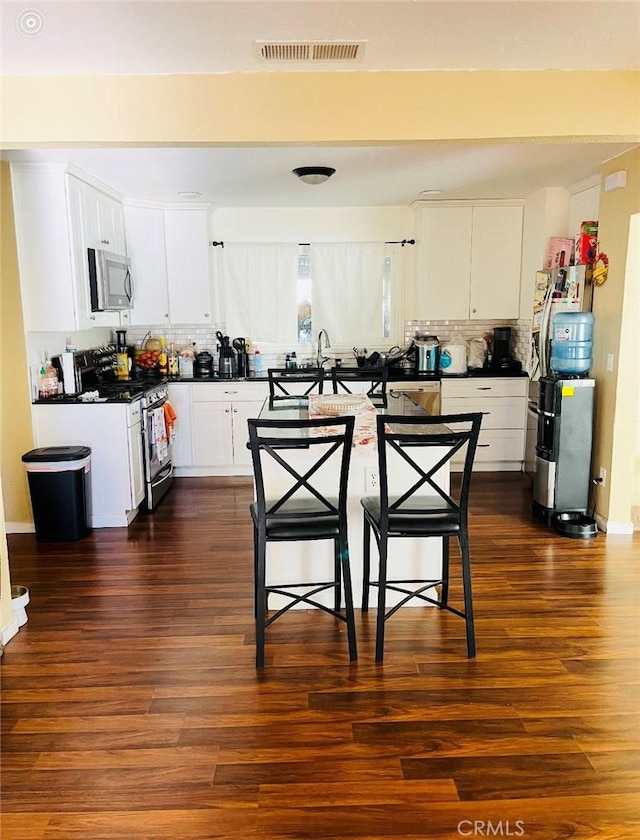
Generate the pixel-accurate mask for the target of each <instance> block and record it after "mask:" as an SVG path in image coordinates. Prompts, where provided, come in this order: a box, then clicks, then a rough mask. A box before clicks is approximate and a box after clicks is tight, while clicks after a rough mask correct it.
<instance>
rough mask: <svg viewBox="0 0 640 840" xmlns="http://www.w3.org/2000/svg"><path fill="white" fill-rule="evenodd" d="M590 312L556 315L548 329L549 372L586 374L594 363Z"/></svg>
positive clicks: (591, 314)
mask: <svg viewBox="0 0 640 840" xmlns="http://www.w3.org/2000/svg"><path fill="white" fill-rule="evenodd" d="M593 320H594V319H593V313H591V312H557V313H556V314H555V315H554V316H553V321H552V326H551V362H550V367H551V370H553V371H555V372H556V373H572V374H586V373H588V372H589V369H590V368H591V365H592V364H593Z"/></svg>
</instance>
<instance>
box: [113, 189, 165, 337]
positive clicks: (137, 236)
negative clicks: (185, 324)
mask: <svg viewBox="0 0 640 840" xmlns="http://www.w3.org/2000/svg"><path fill="white" fill-rule="evenodd" d="M124 217H125V225H126V231H127V255H128V256H129V257H131V276H132V278H133V309H132V310H131V314H130V319H129V321H130V323H131V324H168V323H169V291H168V289H167V261H166V257H165V243H164V213H163V211H162V210H158V209H156V208H152V207H133V206H130V205H125V208H124Z"/></svg>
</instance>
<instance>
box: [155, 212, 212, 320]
mask: <svg viewBox="0 0 640 840" xmlns="http://www.w3.org/2000/svg"><path fill="white" fill-rule="evenodd" d="M164 223H165V240H166V255H167V283H168V288H169V312H170V313H171V323H172V324H211V281H210V272H209V248H210V245H209V211H208V210H201V209H184V210H182V209H181V210H165V213H164Z"/></svg>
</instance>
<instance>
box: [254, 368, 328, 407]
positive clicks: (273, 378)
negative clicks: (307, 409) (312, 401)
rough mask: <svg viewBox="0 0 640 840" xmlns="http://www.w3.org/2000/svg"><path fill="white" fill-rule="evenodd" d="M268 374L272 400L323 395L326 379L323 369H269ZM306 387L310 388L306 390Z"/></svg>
mask: <svg viewBox="0 0 640 840" xmlns="http://www.w3.org/2000/svg"><path fill="white" fill-rule="evenodd" d="M267 373H268V377H269V399H271V400H273V399H278V398H280V397H290V396H305V397H306V396H308V395H309V394H321V393H322V387H323V384H324V378H325V372H324V369H323V368H298V369H295V368H294V369H291V368H269V370H268V372H267ZM305 385H308V386H309V387H308V388H306V389H305V388H304V386H305ZM301 386H302V387H301Z"/></svg>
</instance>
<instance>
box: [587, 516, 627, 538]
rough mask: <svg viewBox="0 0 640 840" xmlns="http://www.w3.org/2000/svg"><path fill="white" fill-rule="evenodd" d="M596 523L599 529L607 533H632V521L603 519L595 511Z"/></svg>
mask: <svg viewBox="0 0 640 840" xmlns="http://www.w3.org/2000/svg"><path fill="white" fill-rule="evenodd" d="M596 523H597V525H598V528H599V529H600V530H601V531H605V532H606V533H607V534H633V522H631V521H630V520H629V521H628V522H623V521H616V520H615V519H605V518H604V517H603V516H600V515H599V514H597V513H596Z"/></svg>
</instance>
